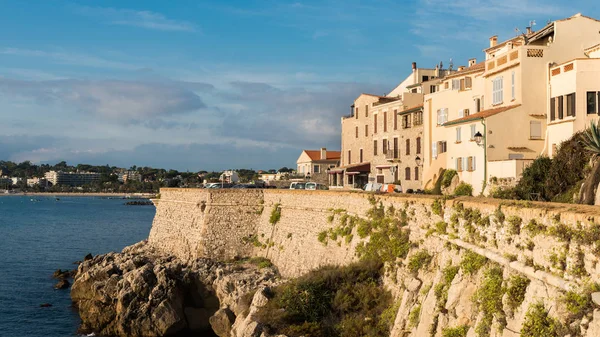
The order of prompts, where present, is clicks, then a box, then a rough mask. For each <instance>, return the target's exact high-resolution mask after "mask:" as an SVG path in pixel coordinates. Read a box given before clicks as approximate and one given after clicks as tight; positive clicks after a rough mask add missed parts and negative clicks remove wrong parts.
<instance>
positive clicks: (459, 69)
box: [456, 66, 465, 71]
mask: <svg viewBox="0 0 600 337" xmlns="http://www.w3.org/2000/svg"><path fill="white" fill-rule="evenodd" d="M463 70H465V66H458V69H456V71H463Z"/></svg>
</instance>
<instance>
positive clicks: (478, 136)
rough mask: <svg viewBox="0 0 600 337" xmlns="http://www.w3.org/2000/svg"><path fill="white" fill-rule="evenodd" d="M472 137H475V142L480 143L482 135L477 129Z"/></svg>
mask: <svg viewBox="0 0 600 337" xmlns="http://www.w3.org/2000/svg"><path fill="white" fill-rule="evenodd" d="M473 137H474V138H475V143H477V145H481V141H482V140H483V135H482V134H481V132H479V131H477V133H476V134H475V135H474V136H473Z"/></svg>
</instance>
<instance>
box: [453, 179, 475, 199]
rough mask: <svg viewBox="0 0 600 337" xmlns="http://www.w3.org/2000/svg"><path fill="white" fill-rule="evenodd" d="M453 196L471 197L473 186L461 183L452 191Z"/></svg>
mask: <svg viewBox="0 0 600 337" xmlns="http://www.w3.org/2000/svg"><path fill="white" fill-rule="evenodd" d="M454 195H456V196H463V195H464V196H472V195H473V186H471V185H470V184H467V183H465V182H461V183H460V184H458V186H456V189H455V190H454Z"/></svg>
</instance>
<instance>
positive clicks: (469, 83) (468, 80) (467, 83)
mask: <svg viewBox="0 0 600 337" xmlns="http://www.w3.org/2000/svg"><path fill="white" fill-rule="evenodd" d="M472 87H473V83H472V81H471V78H470V77H469V76H467V77H465V88H467V89H471V88H472Z"/></svg>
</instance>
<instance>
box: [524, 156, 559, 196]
mask: <svg viewBox="0 0 600 337" xmlns="http://www.w3.org/2000/svg"><path fill="white" fill-rule="evenodd" d="M551 165H552V160H551V159H550V158H548V157H538V158H537V159H536V160H534V161H533V163H531V165H529V166H528V167H526V168H525V169H524V170H523V175H522V176H521V179H520V180H519V183H518V184H517V186H516V187H515V192H516V194H517V197H518V198H519V199H522V200H530V199H531V198H532V196H533V195H534V194H536V193H537V194H539V195H540V197H541V198H542V199H543V200H550V199H549V198H548V195H547V193H546V190H545V186H546V179H547V178H548V172H549V170H550V166H551Z"/></svg>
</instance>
